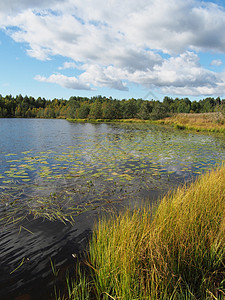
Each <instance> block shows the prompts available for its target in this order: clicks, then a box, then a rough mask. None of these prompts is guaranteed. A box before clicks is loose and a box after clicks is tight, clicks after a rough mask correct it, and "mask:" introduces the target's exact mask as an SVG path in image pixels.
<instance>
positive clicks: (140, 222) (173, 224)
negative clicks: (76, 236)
mask: <svg viewBox="0 0 225 300" xmlns="http://www.w3.org/2000/svg"><path fill="white" fill-rule="evenodd" d="M224 178H225V166H222V167H220V168H218V169H217V170H215V171H212V172H210V173H207V174H204V175H202V176H201V177H199V178H198V179H197V180H196V181H195V182H194V183H192V184H191V185H189V186H188V187H187V186H183V187H179V188H178V189H177V190H175V191H174V192H171V193H170V194H168V195H166V196H165V197H164V198H163V199H162V200H161V202H160V204H159V206H158V207H157V208H155V211H154V209H153V208H141V209H134V210H133V211H132V212H131V211H129V210H127V211H125V212H121V213H120V214H119V215H118V216H111V217H109V218H107V219H106V218H105V219H101V220H100V221H99V223H98V224H97V225H96V227H95V229H94V232H93V236H92V239H91V241H90V245H89V249H88V256H87V265H88V269H89V271H88V273H89V274H91V275H89V277H88V278H89V279H87V278H86V279H84V277H83V280H84V281H83V284H84V285H82V284H81V283H80V287H78V285H73V290H74V291H75V290H76V291H77V289H80V288H81V286H82V289H84V288H85V286H86V287H88V288H89V289H90V286H91V293H92V295H93V294H94V295H95V296H94V297H92V298H88V297H90V294H89V296H87V295H86V297H85V298H82V299H127V300H128V299H129V300H130V299H225V180H224ZM82 276H84V275H82ZM82 276H81V278H82ZM80 282H81V281H80ZM71 294H72V292H71V291H70V295H71ZM69 299H76V298H72V297H70V298H69Z"/></svg>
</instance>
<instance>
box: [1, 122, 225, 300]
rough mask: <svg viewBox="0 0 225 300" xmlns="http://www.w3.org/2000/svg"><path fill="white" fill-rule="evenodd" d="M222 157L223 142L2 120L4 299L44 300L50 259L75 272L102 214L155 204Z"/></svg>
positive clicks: (132, 129) (136, 129) (124, 127)
mask: <svg viewBox="0 0 225 300" xmlns="http://www.w3.org/2000/svg"><path fill="white" fill-rule="evenodd" d="M224 158H225V143H224V138H223V137H219V136H213V135H207V134H193V133H189V132H185V131H175V130H173V129H170V128H164V127H161V126H154V125H146V124H90V123H69V122H67V121H66V120H45V119H44V120H40V119H0V163H1V164H0V191H1V195H0V227H1V231H0V239H1V243H0V270H1V273H0V297H1V298H2V299H7V297H8V299H13V297H14V296H15V295H19V294H22V295H23V294H32V293H33V298H34V299H35V296H34V294H35V295H36V297H37V299H38V298H39V299H40V297H42V296H41V294H40V293H41V292H42V291H43V293H45V291H44V290H45V288H48V287H51V286H52V281H51V279H50V278H51V266H50V258H51V259H52V260H54V261H55V262H56V265H57V267H58V268H61V269H63V268H66V267H67V266H69V265H71V264H72V263H73V260H74V258H73V256H72V254H74V253H79V252H80V251H81V250H82V249H83V247H84V246H85V244H86V242H87V238H88V235H89V234H90V232H91V228H92V224H93V220H94V219H95V218H97V217H98V214H99V213H100V212H102V211H104V212H105V211H106V212H107V210H110V209H111V208H112V207H114V206H116V207H118V206H120V205H121V206H126V205H128V204H130V203H132V204H135V203H139V202H141V201H143V199H144V201H153V200H154V199H155V198H157V196H158V195H160V194H162V193H164V192H166V191H168V190H169V189H171V188H173V187H174V186H176V185H177V184H179V183H182V182H184V181H187V182H188V181H191V180H192V179H193V178H194V177H195V176H198V175H199V174H201V173H203V172H205V171H207V170H209V169H211V168H214V167H215V166H217V165H220V164H221V163H222V162H223V161H224ZM63 222H64V223H65V224H64V223H63ZM18 266H20V267H19V268H18ZM39 284H41V285H42V287H43V289H42V291H40V289H39Z"/></svg>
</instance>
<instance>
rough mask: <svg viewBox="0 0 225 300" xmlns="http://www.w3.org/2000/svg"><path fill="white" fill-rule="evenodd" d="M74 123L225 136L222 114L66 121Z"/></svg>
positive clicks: (183, 114)
mask: <svg viewBox="0 0 225 300" xmlns="http://www.w3.org/2000/svg"><path fill="white" fill-rule="evenodd" d="M66 120H67V121H69V122H74V123H144V124H155V125H165V126H170V127H172V128H175V129H179V130H190V131H196V132H214V133H221V134H225V116H224V114H222V113H216V112H215V113H198V114H197V113H179V114H174V115H172V116H170V117H167V118H163V119H160V120H142V119H87V118H86V119H68V118H67V119H66Z"/></svg>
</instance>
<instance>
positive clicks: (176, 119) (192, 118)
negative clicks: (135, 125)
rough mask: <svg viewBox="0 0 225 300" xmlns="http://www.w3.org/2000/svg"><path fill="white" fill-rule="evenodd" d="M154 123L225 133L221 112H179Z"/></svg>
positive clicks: (224, 120)
mask: <svg viewBox="0 0 225 300" xmlns="http://www.w3.org/2000/svg"><path fill="white" fill-rule="evenodd" d="M156 123H159V124H165V125H172V126H174V127H175V128H177V129H188V130H195V131H209V132H220V133H225V116H224V114H223V113H221V112H215V113H200V114H197V113H188V114H185V113H179V114H174V115H173V116H171V117H168V118H165V119H163V120H159V121H156Z"/></svg>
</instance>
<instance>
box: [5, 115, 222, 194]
mask: <svg viewBox="0 0 225 300" xmlns="http://www.w3.org/2000/svg"><path fill="white" fill-rule="evenodd" d="M0 123H1V124H0V125H1V127H0V133H1V135H0V138H1V147H0V159H1V166H0V181H1V185H2V187H5V186H7V185H12V184H13V185H14V186H15V185H17V184H18V183H19V184H20V185H21V184H23V189H26V185H31V184H35V185H36V186H35V187H34V190H35V189H36V192H35V194H36V195H38V193H39V194H40V195H42V194H43V193H44V192H43V190H45V189H46V190H47V191H48V193H49V191H51V192H54V191H57V190H58V188H59V187H60V186H61V187H62V188H64V187H65V186H66V187H68V186H72V185H75V186H76V184H77V181H79V183H80V184H82V183H83V184H86V182H87V181H88V180H90V179H91V180H95V184H96V185H99V184H98V183H97V181H98V180H99V181H100V182H101V183H102V182H105V185H109V184H110V181H113V182H114V183H115V184H117V183H118V184H122V185H124V186H125V185H131V183H132V184H133V185H135V184H136V185H140V184H142V183H143V181H145V184H147V182H149V184H147V186H146V188H150V189H151V184H150V179H149V178H151V179H152V181H154V180H156V179H157V181H158V182H159V181H162V183H161V186H162V185H163V184H164V183H165V181H163V180H164V179H165V176H167V178H169V176H171V174H173V175H176V176H177V177H182V178H185V179H188V177H190V178H191V177H192V176H193V174H194V175H195V174H196V175H197V174H200V173H201V172H203V171H205V170H207V169H210V168H211V167H213V166H214V165H216V164H221V163H222V161H224V159H225V149H224V138H220V137H216V136H209V135H200V134H198V135H195V134H191V133H187V132H183V131H174V130H172V129H169V128H167V129H165V128H163V127H158V126H152V125H144V124H90V123H69V122H67V121H65V120H38V119H35V120H34V119H33V120H29V119H1V120H0ZM6 129H7V130H8V131H7V134H6V133H5V132H6ZM13 154H16V155H13ZM163 175H165V176H164V177H163ZM78 179H79V180H78ZM41 187H43V190H41Z"/></svg>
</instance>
